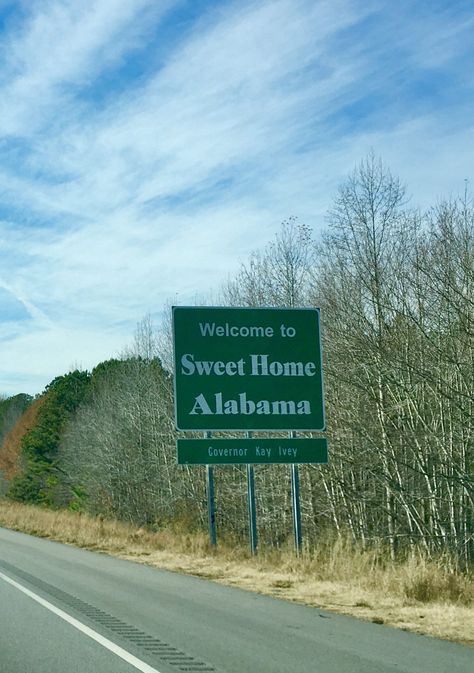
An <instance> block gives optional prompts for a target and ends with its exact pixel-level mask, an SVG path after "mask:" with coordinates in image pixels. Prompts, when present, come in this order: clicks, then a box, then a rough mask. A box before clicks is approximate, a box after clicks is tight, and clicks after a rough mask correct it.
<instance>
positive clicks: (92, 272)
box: [0, 0, 473, 392]
mask: <svg viewBox="0 0 474 673" xmlns="http://www.w3.org/2000/svg"><path fill="white" fill-rule="evenodd" d="M435 4H439V2H438V3H435ZM386 7H387V5H386V3H383V2H378V1H376V0H375V1H374V2H369V3H368V2H359V1H358V0H331V1H329V0H321V1H319V2H314V1H313V0H254V1H253V0H247V1H244V2H241V1H239V2H237V1H236V0H235V1H234V0H229V1H228V2H212V1H211V0H209V1H208V2H207V3H205V2H204V3H203V6H202V9H201V11H200V12H199V13H197V15H195V14H193V16H192V17H191V15H189V12H188V13H187V9H189V3H187V2H185V1H184V0H181V2H178V0H176V1H175V2H173V1H172V0H169V2H160V3H156V2H152V1H151V0H129V1H125V0H94V2H93V1H92V0H90V1H89V0H87V1H85V2H81V3H75V2H72V0H69V1H67V0H62V1H59V0H54V1H53V0H44V1H42V2H38V3H34V4H33V5H31V7H30V5H29V4H28V5H25V6H24V10H23V13H22V14H18V15H15V16H14V19H13V20H11V21H10V22H9V23H10V28H9V29H8V30H7V31H6V32H5V33H4V34H3V36H1V35H0V50H1V52H2V55H3V56H4V60H5V68H4V70H3V74H2V76H1V77H0V101H3V102H2V103H1V104H0V192H1V194H2V202H3V210H0V218H3V221H0V245H1V247H0V275H1V276H2V278H4V279H5V287H6V286H7V285H8V289H9V291H10V292H11V293H12V294H13V295H14V296H15V297H16V298H17V300H18V301H19V302H20V303H21V304H22V305H23V306H24V307H25V308H26V310H27V311H28V315H29V319H28V320H21V319H19V320H18V321H17V323H16V324H15V326H14V330H13V328H12V327H9V328H8V332H2V331H0V339H1V338H2V334H3V340H2V348H1V350H0V377H2V376H3V377H4V378H1V380H0V390H1V389H5V387H6V386H7V385H8V388H7V389H8V390H10V391H11V390H14V384H13V381H14V377H15V376H17V377H18V386H19V388H21V389H25V379H24V378H22V377H23V376H27V375H28V373H29V372H30V373H31V375H32V378H31V381H32V383H31V386H37V385H38V381H40V380H41V377H43V379H42V381H43V382H42V384H41V385H44V384H46V383H47V382H48V380H49V379H51V378H52V376H54V375H56V374H59V373H61V372H62V371H64V370H66V369H67V368H68V367H69V365H70V364H71V363H72V362H74V361H81V362H82V363H83V364H84V366H87V367H91V366H93V365H94V364H95V363H97V361H98V360H100V359H104V358H106V357H108V356H113V355H114V354H116V353H117V351H118V350H120V348H121V347H122V345H123V344H124V343H125V342H126V341H127V340H128V339H129V337H130V334H131V331H132V330H133V324H134V323H135V322H136V321H138V320H139V319H140V318H141V317H142V316H143V315H144V314H145V313H146V312H149V311H151V312H152V313H155V312H158V311H159V310H161V307H162V306H163V304H164V302H165V301H166V299H167V298H169V297H174V296H176V295H177V296H178V297H179V301H189V300H190V299H192V298H193V297H194V296H195V295H196V294H199V293H202V292H204V291H205V290H206V289H208V288H211V287H213V286H214V287H215V286H216V285H217V284H218V283H219V281H221V280H223V279H224V278H225V277H226V276H227V274H228V273H231V272H232V271H233V270H235V269H236V268H237V266H238V263H239V261H241V260H242V259H245V257H246V255H248V253H249V251H250V250H251V249H253V248H255V247H258V246H260V245H263V244H264V243H265V242H266V241H267V240H268V238H269V237H270V236H271V235H272V233H273V232H274V231H275V230H276V229H277V228H278V224H279V222H280V221H281V220H282V219H284V218H286V217H287V216H289V215H291V214H295V215H298V216H299V217H300V218H301V219H302V220H304V221H306V222H307V223H308V224H309V225H311V226H313V227H314V228H315V229H316V230H318V229H320V228H321V226H323V224H324V213H325V211H326V209H327V208H328V206H329V205H330V201H331V198H332V196H333V194H334V191H335V188H336V185H337V183H338V182H340V181H341V180H342V179H343V177H344V175H345V174H347V173H348V172H349V171H350V170H351V168H352V166H353V165H354V163H355V162H356V161H358V160H359V159H360V158H361V157H362V156H364V155H365V154H366V153H367V152H368V151H369V150H370V149H371V148H373V149H374V150H375V152H377V153H380V154H382V155H383V156H384V158H385V160H386V161H387V162H388V163H389V164H391V166H392V168H393V170H394V171H396V172H398V173H399V174H400V175H401V176H402V178H404V179H406V180H407V182H408V185H409V188H411V190H412V191H414V192H416V195H417V197H418V198H419V199H420V201H421V204H422V205H427V204H428V203H429V201H430V199H432V198H437V197H438V195H439V194H441V193H443V192H451V191H453V190H454V191H455V190H456V185H457V184H461V183H462V180H463V179H464V178H465V177H469V171H470V170H472V169H471V165H472V151H467V149H466V147H467V145H466V139H467V138H471V137H472V129H473V122H472V120H471V119H470V118H469V117H468V116H467V115H466V113H465V111H464V109H463V107H462V105H460V106H458V107H456V108H453V107H452V102H451V99H446V100H445V101H444V103H443V106H441V107H440V109H437V108H436V106H435V100H436V96H437V92H436V86H435V84H434V83H433V80H432V79H431V77H432V76H433V72H435V75H436V73H438V74H440V76H441V75H442V76H444V77H447V76H448V75H449V72H450V70H449V68H450V67H451V65H452V63H453V62H456V63H457V59H459V58H460V53H461V52H463V51H466V53H467V52H469V49H470V46H469V43H468V40H467V35H466V32H465V24H466V16H465V14H464V13H463V14H462V15H460V13H459V11H458V10H457V7H456V3H454V4H453V3H451V4H450V5H448V4H447V3H446V5H443V7H442V8H441V7H439V8H437V9H436V11H434V12H432V13H431V14H430V13H429V12H428V18H429V25H430V36H429V37H428V36H425V37H424V39H422V38H423V36H424V32H423V30H424V29H423V25H424V23H423V22H425V21H426V20H427V14H426V12H424V13H420V12H418V13H417V11H415V10H416V7H417V3H413V2H408V0H406V1H404V2H402V5H401V8H402V9H401V12H400V11H399V12H398V13H395V11H394V10H393V12H392V10H390V11H388V10H387V9H386ZM0 8H1V5H0ZM185 19H186V20H185ZM436 35H438V36H439V43H438V44H439V53H438V55H437V58H436V59H434V58H433V57H432V56H430V52H431V51H432V48H433V40H435V39H436V38H435V37H433V36H436ZM441 52H442V53H441ZM135 58H138V61H139V65H136V67H135V70H134V74H133V76H131V75H130V73H129V66H130V63H131V62H132V61H133V60H134V59H135ZM133 62H134V61H133ZM150 64H152V65H150ZM428 70H429V71H430V72H429V75H427V74H426V73H427V71H428ZM137 73H138V74H137ZM428 85H429V86H428ZM469 85H472V82H471V81H469V82H467V83H466V89H467V88H468V86H469ZM417 87H418V88H419V90H420V93H419V95H415V92H416V91H417ZM423 87H425V88H427V89H429V91H428V93H426V92H425V93H423V95H422V89H423ZM108 88H110V91H109V90H108ZM432 89H433V92H431V90H432ZM430 92H431V93H430ZM471 100H472V99H471ZM466 101H467V99H465V98H464V99H463V103H465V102H466ZM450 106H451V107H450ZM471 147H472V145H471ZM437 161H439V162H442V165H443V166H444V167H447V166H449V167H450V172H449V175H446V171H440V170H437ZM13 334H15V335H16V336H15V339H12V338H10V337H12V335H13ZM8 335H10V336H8ZM7 337H8V338H7ZM2 372H3V375H2ZM15 372H16V374H15ZM4 381H5V383H4ZM8 382H9V383H8ZM12 386H13V387H12ZM40 387H41V386H40ZM28 390H29V392H34V390H32V388H31V387H30V388H29V389H28ZM36 390H38V388H36Z"/></svg>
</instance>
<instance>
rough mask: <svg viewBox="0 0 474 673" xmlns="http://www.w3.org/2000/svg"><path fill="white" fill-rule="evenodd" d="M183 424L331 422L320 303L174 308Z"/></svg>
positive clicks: (227, 426) (239, 426)
mask: <svg viewBox="0 0 474 673" xmlns="http://www.w3.org/2000/svg"><path fill="white" fill-rule="evenodd" d="M173 332H174V365H175V410H176V427H177V429H178V430H204V431H205V430H209V431H211V430H316V431H321V430H324V429H325V420H324V406H323V381H322V369H321V346H320V323H319V309H271V308H263V309H262V308H258V309H257V308H227V307H187V306H175V307H173Z"/></svg>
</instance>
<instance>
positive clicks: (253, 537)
mask: <svg viewBox="0 0 474 673" xmlns="http://www.w3.org/2000/svg"><path fill="white" fill-rule="evenodd" d="M246 434H247V439H250V438H251V437H252V433H251V432H247V433H246ZM247 504H248V510H249V538H250V552H251V554H252V556H255V554H256V553H257V545H258V537H257V509H256V506H255V474H254V467H253V465H250V464H247Z"/></svg>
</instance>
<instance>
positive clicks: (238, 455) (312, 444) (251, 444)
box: [178, 437, 328, 465]
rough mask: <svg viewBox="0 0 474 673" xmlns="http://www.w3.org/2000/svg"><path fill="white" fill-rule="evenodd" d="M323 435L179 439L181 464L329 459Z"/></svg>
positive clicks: (301, 461)
mask: <svg viewBox="0 0 474 673" xmlns="http://www.w3.org/2000/svg"><path fill="white" fill-rule="evenodd" d="M327 462H328V445H327V440H326V439H325V438H324V437H316V438H313V439H306V438H304V439H300V438H298V439H296V438H291V437H288V438H282V439H274V438H271V439H267V438H265V439H257V438H253V437H252V439H246V438H245V439H234V438H232V439H211V438H209V439H178V464H179V465H211V464H213V465H220V464H225V465H229V464H235V463H244V464H249V463H250V464H259V463H266V464H269V463H327Z"/></svg>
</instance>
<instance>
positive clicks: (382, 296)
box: [0, 156, 474, 566]
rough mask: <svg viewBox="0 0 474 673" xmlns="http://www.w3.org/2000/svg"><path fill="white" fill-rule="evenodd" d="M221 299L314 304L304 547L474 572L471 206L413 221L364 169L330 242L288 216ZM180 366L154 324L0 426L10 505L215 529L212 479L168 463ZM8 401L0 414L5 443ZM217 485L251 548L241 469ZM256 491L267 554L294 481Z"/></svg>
mask: <svg viewBox="0 0 474 673" xmlns="http://www.w3.org/2000/svg"><path fill="white" fill-rule="evenodd" d="M218 295H219V296H218V299H219V301H218V303H219V304H226V305H230V306H232V305H234V306H252V307H258V306H275V307H278V306H280V307H296V306H303V307H304V306H308V307H314V306H319V307H321V320H322V331H323V362H324V376H325V392H326V416H327V421H328V429H327V430H328V438H329V446H330V462H329V464H328V465H324V466H319V465H304V466H300V483H301V504H302V522H303V530H304V534H305V539H306V543H307V544H308V545H309V546H311V545H312V544H313V543H315V542H316V541H317V540H319V539H321V537H323V536H324V537H325V536H328V535H350V536H351V537H352V538H353V540H354V541H358V542H360V543H362V544H364V545H373V544H383V545H386V547H387V549H388V550H389V553H390V555H391V557H392V558H396V556H397V555H399V554H405V553H407V551H410V550H413V549H418V548H422V549H423V550H424V552H425V553H426V554H428V555H436V554H446V555H448V556H449V557H450V558H452V559H453V560H454V562H456V563H457V564H460V565H462V566H466V565H468V564H469V563H472V561H473V560H474V477H473V464H474V423H473V417H474V415H473V410H474V396H473V391H474V209H473V207H472V204H471V202H470V201H469V199H468V196H467V193H466V194H465V195H464V197H462V198H459V199H451V200H446V201H441V202H439V203H438V204H436V205H435V206H434V207H433V208H431V209H429V210H428V211H427V212H424V213H420V212H417V211H414V210H413V209H410V207H409V204H408V201H407V198H406V192H405V189H404V187H403V185H402V184H401V183H400V181H399V180H398V179H397V178H396V177H394V176H393V175H392V174H391V173H390V171H389V170H388V168H387V167H386V166H384V165H383V163H382V162H381V161H379V160H377V159H376V158H375V157H374V156H369V157H367V158H366V159H365V160H363V161H362V162H361V163H360V164H359V165H358V166H357V167H356V168H355V169H354V171H353V172H352V174H351V175H350V176H349V177H348V179H347V180H346V182H345V183H344V184H342V185H341V187H340V188H339V190H338V193H337V195H336V197H335V199H334V202H333V206H332V208H331V210H330V211H329V213H328V216H327V227H326V230H325V232H324V233H323V235H322V236H321V238H320V239H318V240H317V241H316V240H315V239H314V237H313V234H312V231H311V230H310V228H309V227H307V226H306V225H304V224H300V223H299V222H298V220H296V219H290V220H288V221H286V222H284V223H283V225H282V227H281V230H280V231H279V233H278V234H277V235H276V236H275V237H274V239H273V240H272V241H271V242H270V243H269V244H268V245H267V246H266V247H264V248H263V249H261V250H257V251H255V252H254V253H252V254H251V255H250V257H249V259H248V260H247V261H246V262H244V263H242V264H241V266H240V269H239V270H238V272H237V273H236V274H235V276H234V277H232V278H230V279H229V280H228V281H227V282H226V283H225V284H224V285H223V287H221V288H220V290H219V293H218ZM170 353H171V337H170V329H169V324H168V323H165V324H163V325H162V326H161V329H160V331H159V332H158V331H156V330H155V329H154V328H153V325H152V324H151V321H150V319H149V318H146V319H144V320H143V321H142V322H141V323H140V324H139V326H138V328H137V332H136V335H135V342H134V344H133V346H132V347H131V348H130V349H129V350H128V351H127V352H126V353H124V355H123V357H122V358H120V359H118V360H111V361H108V362H105V363H102V364H100V365H98V367H96V368H95V369H94V370H93V371H92V372H91V373H88V372H72V373H70V374H67V375H66V376H64V377H59V378H58V379H55V381H53V382H52V383H51V384H50V386H48V388H47V389H46V391H45V392H44V394H43V395H42V396H40V397H39V398H38V399H37V400H35V401H31V400H26V401H25V405H26V410H25V409H23V410H21V413H20V412H18V418H17V419H16V422H15V423H14V424H13V425H11V423H10V425H11V427H7V428H6V430H5V431H3V430H2V435H3V438H2V442H3V443H2V448H1V450H0V470H1V471H2V473H3V480H4V482H3V483H4V486H3V489H4V491H6V492H7V495H8V497H12V498H17V499H21V500H26V501H32V502H41V503H44V504H48V505H53V506H69V507H75V508H84V509H88V510H90V511H93V512H101V513H104V514H106V515H111V516H117V517H120V518H123V519H126V520H130V521H134V522H136V523H139V524H147V525H152V526H160V525H164V524H168V523H170V522H171V523H172V522H176V521H179V522H181V524H183V522H185V523H186V525H187V526H189V527H200V526H203V525H205V521H206V494H205V476H204V471H203V469H202V468H199V467H192V468H188V467H183V466H177V465H176V458H175V439H176V432H175V430H174V421H173V393H172V372H171V365H170V363H171V356H170ZM11 399H12V398H10V400H4V401H0V429H1V428H2V426H1V418H2V409H6V408H7V406H8V405H10V404H11V403H12V402H11ZM5 405H6V406H5ZM0 436H1V435H0ZM7 456H9V461H10V462H9V463H8V461H7V460H6V458H7ZM15 461H16V462H15ZM7 463H8V464H7ZM215 472H216V501H217V524H218V528H219V530H220V531H221V534H226V535H228V536H230V537H233V538H235V539H240V538H243V537H245V536H246V535H247V526H248V522H247V509H246V481H245V469H244V468H242V467H238V466H235V467H230V466H225V467H217V468H216V469H215ZM255 477H256V489H257V511H258V523H259V533H260V540H261V541H262V543H264V544H269V545H281V544H284V543H285V542H286V540H287V539H288V538H289V537H290V536H291V525H292V517H291V491H290V475H289V468H287V467H286V466H276V465H275V466H271V465H267V466H266V465H261V466H257V467H256V469H255Z"/></svg>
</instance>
